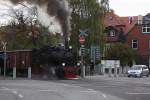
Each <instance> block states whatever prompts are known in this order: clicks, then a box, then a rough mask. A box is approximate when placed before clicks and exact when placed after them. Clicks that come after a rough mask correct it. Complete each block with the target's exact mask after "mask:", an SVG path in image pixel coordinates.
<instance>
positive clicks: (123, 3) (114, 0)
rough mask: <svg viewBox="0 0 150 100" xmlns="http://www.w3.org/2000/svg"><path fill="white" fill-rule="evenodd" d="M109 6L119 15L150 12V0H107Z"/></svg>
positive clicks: (135, 14)
mask: <svg viewBox="0 0 150 100" xmlns="http://www.w3.org/2000/svg"><path fill="white" fill-rule="evenodd" d="M109 1H110V7H111V8H112V9H114V11H115V13H116V14H118V15H119V16H137V15H140V14H141V15H146V14H147V13H150V0H109Z"/></svg>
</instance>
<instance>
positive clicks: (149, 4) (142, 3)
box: [0, 0, 150, 23]
mask: <svg viewBox="0 0 150 100" xmlns="http://www.w3.org/2000/svg"><path fill="white" fill-rule="evenodd" d="M3 1H6V0H0V17H1V15H3V14H4V13H6V9H7V7H6V6H4V5H5V4H4V2H3ZM109 1H110V7H111V8H112V9H113V10H114V11H115V13H116V14H118V15H119V16H137V15H140V14H141V15H146V14H147V13H150V0H109ZM9 6H10V5H9ZM5 19H7V18H6V17H5V18H3V20H2V18H1V19H0V23H1V22H5Z"/></svg>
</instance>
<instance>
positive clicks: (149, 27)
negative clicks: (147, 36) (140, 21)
mask: <svg viewBox="0 0 150 100" xmlns="http://www.w3.org/2000/svg"><path fill="white" fill-rule="evenodd" d="M142 32H143V33H150V25H143V26H142Z"/></svg>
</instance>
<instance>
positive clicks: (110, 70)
mask: <svg viewBox="0 0 150 100" xmlns="http://www.w3.org/2000/svg"><path fill="white" fill-rule="evenodd" d="M111 73H112V69H111V66H109V75H108V76H109V77H111Z"/></svg>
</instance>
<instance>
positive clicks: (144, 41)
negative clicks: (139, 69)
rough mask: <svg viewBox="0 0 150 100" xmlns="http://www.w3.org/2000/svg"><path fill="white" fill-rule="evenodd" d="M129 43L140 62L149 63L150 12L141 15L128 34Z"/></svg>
mask: <svg viewBox="0 0 150 100" xmlns="http://www.w3.org/2000/svg"><path fill="white" fill-rule="evenodd" d="M126 38H127V43H128V45H130V47H131V48H132V49H134V50H135V52H136V53H137V55H138V56H137V58H138V60H139V62H138V63H139V64H146V65H149V58H150V57H149V56H150V14H147V15H146V16H139V20H138V21H137V23H136V24H135V25H134V26H133V27H132V28H131V29H130V31H129V32H128V33H127V34H126Z"/></svg>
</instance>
